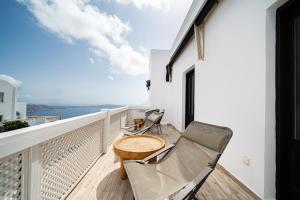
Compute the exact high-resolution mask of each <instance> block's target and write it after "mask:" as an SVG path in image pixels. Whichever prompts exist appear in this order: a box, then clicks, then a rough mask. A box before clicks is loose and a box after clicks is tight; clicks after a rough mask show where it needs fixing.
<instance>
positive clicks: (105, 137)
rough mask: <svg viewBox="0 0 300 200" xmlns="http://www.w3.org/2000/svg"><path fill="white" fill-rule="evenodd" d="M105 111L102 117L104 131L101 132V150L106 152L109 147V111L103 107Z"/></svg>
mask: <svg viewBox="0 0 300 200" xmlns="http://www.w3.org/2000/svg"><path fill="white" fill-rule="evenodd" d="M102 111H103V112H106V117H105V119H104V133H103V152H104V153H106V152H107V150H108V147H109V137H110V112H109V110H108V109H103V110H102Z"/></svg>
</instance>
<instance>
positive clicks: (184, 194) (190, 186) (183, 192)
mask: <svg viewBox="0 0 300 200" xmlns="http://www.w3.org/2000/svg"><path fill="white" fill-rule="evenodd" d="M212 171H213V168H211V167H206V168H204V169H203V170H202V171H201V172H200V174H199V175H198V176H197V177H196V178H195V179H194V180H192V181H191V182H190V183H189V184H187V185H186V186H185V187H184V188H183V189H182V190H180V191H179V192H178V193H177V194H176V195H175V197H174V198H173V200H182V199H185V198H187V197H188V196H189V195H190V194H191V192H192V191H193V190H194V189H195V188H197V187H199V185H200V186H201V185H202V184H203V183H204V181H205V180H206V178H207V177H208V176H209V175H210V173H211V172H212ZM198 189H199V188H198Z"/></svg>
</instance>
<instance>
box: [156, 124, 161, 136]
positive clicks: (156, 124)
mask: <svg viewBox="0 0 300 200" xmlns="http://www.w3.org/2000/svg"><path fill="white" fill-rule="evenodd" d="M155 126H156V129H157V132H158V135H159V134H160V133H159V128H158V125H157V124H156V125H155Z"/></svg>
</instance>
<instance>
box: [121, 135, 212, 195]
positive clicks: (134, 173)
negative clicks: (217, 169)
mask: <svg viewBox="0 0 300 200" xmlns="http://www.w3.org/2000/svg"><path fill="white" fill-rule="evenodd" d="M216 155H217V153H216V152H213V151H211V150H210V149H207V148H205V147H203V146H201V145H198V144H197V143H195V142H192V141H190V140H188V139H186V138H183V137H181V138H180V139H179V141H178V142H177V144H176V146H175V147H174V148H173V149H172V150H171V152H169V153H168V154H167V155H166V156H164V158H163V159H162V160H161V161H160V162H159V163H157V164H140V163H137V162H135V161H125V162H124V164H125V169H126V171H127V175H128V178H129V180H130V183H131V186H132V190H133V193H134V196H135V199H136V200H163V199H166V198H168V197H169V196H170V195H172V194H174V193H175V192H177V191H178V190H180V189H182V188H183V187H184V186H186V185H187V184H188V183H189V182H191V181H192V180H193V179H194V178H195V177H196V176H197V175H198V174H199V173H200V172H201V170H202V169H204V168H205V167H207V165H208V163H209V162H211V161H212V160H214V159H215V158H216Z"/></svg>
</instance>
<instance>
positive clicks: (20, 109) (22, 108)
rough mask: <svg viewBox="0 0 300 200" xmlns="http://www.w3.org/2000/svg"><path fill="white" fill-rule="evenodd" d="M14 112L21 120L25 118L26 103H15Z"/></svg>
mask: <svg viewBox="0 0 300 200" xmlns="http://www.w3.org/2000/svg"><path fill="white" fill-rule="evenodd" d="M16 112H19V113H20V117H21V119H23V120H24V119H26V118H27V103H25V102H17V104H16Z"/></svg>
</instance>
